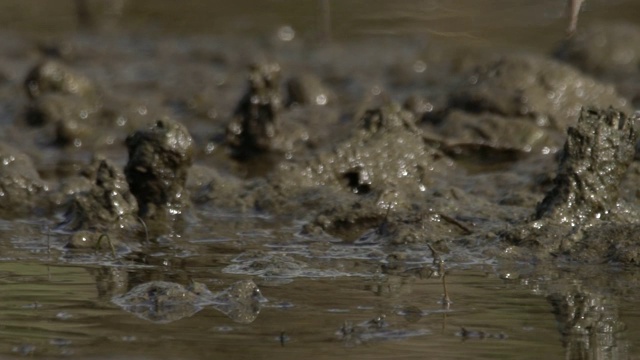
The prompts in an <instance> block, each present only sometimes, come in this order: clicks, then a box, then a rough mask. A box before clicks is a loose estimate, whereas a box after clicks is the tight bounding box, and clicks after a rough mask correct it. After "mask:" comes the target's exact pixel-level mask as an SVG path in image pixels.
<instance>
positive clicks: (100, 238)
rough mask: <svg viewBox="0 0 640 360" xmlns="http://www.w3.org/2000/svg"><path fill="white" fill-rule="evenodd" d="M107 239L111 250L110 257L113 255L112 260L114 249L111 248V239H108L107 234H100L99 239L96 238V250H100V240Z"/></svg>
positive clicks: (114, 254) (114, 253)
mask: <svg viewBox="0 0 640 360" xmlns="http://www.w3.org/2000/svg"><path fill="white" fill-rule="evenodd" d="M103 237H104V238H107V243H109V247H110V248H111V255H113V258H114V259H116V258H117V256H116V248H115V247H114V246H113V243H112V242H111V238H110V237H109V235H108V234H106V233H105V234H102V235H100V237H99V238H98V242H96V250H99V249H100V243H101V242H102V238H103Z"/></svg>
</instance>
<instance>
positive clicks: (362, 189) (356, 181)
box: [342, 170, 371, 195]
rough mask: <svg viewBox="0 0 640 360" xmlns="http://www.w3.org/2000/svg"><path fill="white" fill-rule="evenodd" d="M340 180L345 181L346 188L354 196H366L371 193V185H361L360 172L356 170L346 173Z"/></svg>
mask: <svg viewBox="0 0 640 360" xmlns="http://www.w3.org/2000/svg"><path fill="white" fill-rule="evenodd" d="M342 178H343V179H345V180H346V182H347V187H348V188H349V189H350V190H351V191H352V192H353V193H354V194H360V195H364V194H368V193H369V192H370V191H371V185H369V184H365V183H362V179H361V175H360V172H359V171H357V170H354V171H348V172H346V173H344V174H342Z"/></svg>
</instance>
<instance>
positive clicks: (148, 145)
mask: <svg viewBox="0 0 640 360" xmlns="http://www.w3.org/2000/svg"><path fill="white" fill-rule="evenodd" d="M126 145H127V149H128V151H129V161H128V162H127V165H126V167H125V170H124V171H125V175H126V178H127V182H128V183H129V187H130V188H131V192H132V193H133V195H134V196H135V197H136V199H137V200H138V206H139V215H140V216H141V217H143V218H155V217H157V216H160V217H162V213H164V214H165V215H166V214H168V213H180V212H181V211H182V210H183V209H184V208H186V207H187V206H188V205H189V196H188V191H187V190H186V188H185V184H186V180H187V173H188V171H189V168H190V166H191V164H192V163H193V152H194V145H193V139H192V138H191V135H190V134H189V132H188V131H187V129H186V127H184V126H183V125H182V124H180V123H178V122H176V121H173V120H170V119H166V118H165V119H162V120H158V121H157V122H156V123H155V125H153V126H152V127H151V128H149V129H147V130H140V131H137V132H135V133H134V134H133V135H130V136H129V137H127V140H126Z"/></svg>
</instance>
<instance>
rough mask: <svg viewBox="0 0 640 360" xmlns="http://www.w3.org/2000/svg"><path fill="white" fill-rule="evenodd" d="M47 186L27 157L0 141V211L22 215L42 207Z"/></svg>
mask: <svg viewBox="0 0 640 360" xmlns="http://www.w3.org/2000/svg"><path fill="white" fill-rule="evenodd" d="M48 190H49V187H48V185H47V184H46V183H45V182H44V181H43V180H42V179H41V178H40V175H39V174H38V171H37V170H36V168H35V166H34V165H33V162H32V161H31V158H29V156H27V155H26V154H24V153H23V152H21V151H19V150H17V149H15V148H13V147H12V146H10V145H8V144H5V143H0V200H1V201H0V214H2V216H22V215H27V214H30V213H31V212H32V211H34V210H35V209H37V208H38V207H39V206H40V207H42V206H46V201H44V199H45V198H46V197H45V196H43V195H46V194H47V192H48Z"/></svg>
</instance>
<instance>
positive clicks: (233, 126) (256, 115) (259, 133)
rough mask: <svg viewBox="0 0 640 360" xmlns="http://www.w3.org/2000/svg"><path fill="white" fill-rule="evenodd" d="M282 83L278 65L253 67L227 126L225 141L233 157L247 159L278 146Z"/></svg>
mask: <svg viewBox="0 0 640 360" xmlns="http://www.w3.org/2000/svg"><path fill="white" fill-rule="evenodd" d="M279 86H280V66H279V65H278V64H275V63H269V64H262V65H253V66H252V67H251V69H250V72H249V87H248V90H247V92H246V94H245V95H244V96H243V97H242V99H241V100H240V102H239V103H238V105H237V107H236V110H235V112H234V115H233V118H232V120H231V122H230V123H229V124H228V126H227V134H226V142H227V145H228V146H229V147H230V148H231V149H232V151H233V155H234V156H236V157H238V158H247V157H251V156H252V155H256V154H260V153H263V152H269V151H273V150H275V149H277V144H276V142H277V138H278V136H279V135H280V124H279V113H280V111H281V110H282V105H283V104H282V95H281V93H280V89H279Z"/></svg>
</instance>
